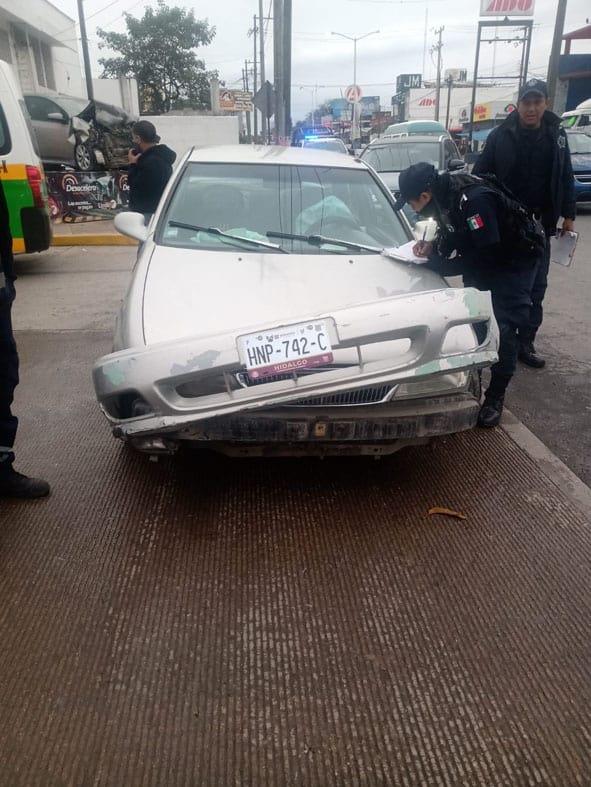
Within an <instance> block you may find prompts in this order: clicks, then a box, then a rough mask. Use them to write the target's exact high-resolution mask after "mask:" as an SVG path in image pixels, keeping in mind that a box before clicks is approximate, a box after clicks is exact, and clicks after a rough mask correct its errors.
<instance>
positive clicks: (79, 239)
mask: <svg viewBox="0 0 591 787" xmlns="http://www.w3.org/2000/svg"><path fill="white" fill-rule="evenodd" d="M51 245H52V246H137V245H138V242H137V241H136V240H133V238H128V237H127V236H126V235H119V233H116V232H112V233H107V232H103V233H100V234H96V235H90V234H89V235H54V236H53V240H52V241H51Z"/></svg>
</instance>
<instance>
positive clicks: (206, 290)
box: [143, 246, 447, 344]
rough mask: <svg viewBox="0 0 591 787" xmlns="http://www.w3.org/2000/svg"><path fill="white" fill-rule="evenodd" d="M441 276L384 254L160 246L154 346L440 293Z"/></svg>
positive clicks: (149, 339)
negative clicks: (413, 294) (386, 300)
mask: <svg viewBox="0 0 591 787" xmlns="http://www.w3.org/2000/svg"><path fill="white" fill-rule="evenodd" d="M446 286H447V285H446V284H445V282H444V281H443V279H442V278H441V277H440V276H438V275H437V274H435V273H433V272H431V271H429V270H427V269H425V268H424V267H419V266H416V265H411V264H405V263H400V262H396V261H395V260H392V259H389V258H387V257H382V256H380V255H373V254H372V255H369V254H368V255H349V254H344V255H338V256H337V255H335V254H332V255H330V254H327V255H325V254H311V255H303V254H289V255H288V254H271V253H266V252H264V253H259V252H254V253H253V252H236V253H234V252H213V251H204V250H191V249H176V248H171V247H168V246H154V247H153V253H152V257H151V260H150V264H149V267H148V272H147V276H146V282H145V289H144V298H143V322H144V336H145V341H146V343H147V344H154V343H157V342H166V341H174V340H175V339H180V338H183V337H188V336H196V335H209V334H216V333H220V332H223V331H227V330H228V329H232V328H236V329H238V330H242V329H249V328H253V329H256V328H257V327H259V326H270V325H283V324H285V323H289V322H290V321H293V320H298V319H300V318H306V317H308V316H312V315H316V314H324V313H330V311H331V310H334V309H341V308H344V307H347V306H350V305H353V304H358V303H364V302H371V301H376V300H380V299H383V298H389V297H393V296H395V295H404V294H407V293H411V292H424V291H425V290H439V289H443V288H444V287H446Z"/></svg>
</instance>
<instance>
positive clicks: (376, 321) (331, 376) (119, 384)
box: [93, 288, 498, 438]
mask: <svg viewBox="0 0 591 787" xmlns="http://www.w3.org/2000/svg"><path fill="white" fill-rule="evenodd" d="M320 318H322V319H324V320H326V321H327V323H328V324H329V325H330V326H331V327H330V332H331V343H332V348H333V351H335V353H336V352H338V351H339V350H344V349H348V350H352V349H353V350H354V351H355V353H354V354H355V356H356V358H357V362H356V363H355V362H353V363H352V364H350V365H347V366H345V367H344V368H336V369H330V370H322V369H321V370H319V371H318V372H315V373H314V374H307V375H305V376H304V375H302V376H296V375H294V377H293V378H288V379H283V380H277V381H273V382H268V383H263V384H258V385H256V386H252V387H245V388H238V389H236V388H235V387H233V385H235V375H236V374H237V373H239V372H241V371H244V367H243V366H242V364H241V362H240V358H239V355H238V350H237V345H236V337H237V336H238V335H240V334H243V333H245V332H246V331H250V330H253V331H256V330H261V331H264V330H267V329H269V330H270V329H272V328H276V327H278V326H277V325H259V326H257V325H255V326H251V327H247V328H246V330H244V329H243V328H240V330H232V331H228V332H226V333H223V334H218V335H215V336H206V337H196V338H192V339H185V340H181V341H176V342H172V343H165V344H159V345H152V346H150V347H142V348H134V349H131V350H125V351H122V352H118V353H113V354H112V355H108V356H105V357H103V358H101V359H100V360H99V361H97V363H96V364H95V366H94V369H93V381H94V386H95V390H96V394H97V398H98V400H99V402H100V404H101V406H102V407H103V410H104V411H105V414H106V415H107V417H108V418H109V420H110V421H111V423H112V425H113V427H114V428H115V430H116V434H117V435H118V436H120V437H123V438H134V437H140V436H146V435H154V434H164V433H170V432H179V431H182V430H183V429H185V428H186V427H190V426H191V425H192V424H195V423H197V422H200V421H204V420H207V419H211V418H217V417H219V416H230V415H233V414H236V413H245V412H249V413H251V412H252V411H258V410H263V409H265V408H267V409H268V408H269V407H276V406H278V405H283V404H288V403H290V402H291V403H293V402H297V400H298V399H302V398H305V397H311V396H319V395H327V394H334V393H339V392H344V391H350V390H354V389H357V388H362V387H366V386H371V385H380V384H383V383H388V384H392V385H396V384H399V383H410V382H412V383H418V382H422V381H426V380H428V379H430V378H432V377H435V376H437V375H442V374H446V373H447V374H449V372H459V371H464V370H470V369H475V368H481V367H484V366H489V365H491V364H492V363H495V361H496V360H497V349H498V329H497V325H496V322H495V320H494V317H493V311H492V304H491V299H490V293H488V292H480V291H478V290H475V289H471V288H468V289H444V290H437V291H433V292H426V293H420V294H417V295H405V296H397V297H393V298H389V299H384V300H380V301H377V302H373V303H369V304H360V305H357V306H351V307H349V308H346V309H342V310H337V311H332V312H331V313H330V314H323V315H318V314H316V315H303V317H302V318H301V319H299V320H295V319H294V320H290V324H291V323H297V322H305V321H307V320H311V319H320ZM475 323H481V324H485V325H486V327H487V330H486V338H485V339H484V341H483V342H482V344H481V345H480V346H478V347H474V348H473V349H470V350H467V351H463V352H456V353H445V352H444V351H443V345H444V342H445V339H446V337H447V335H448V332H449V331H450V330H451V329H452V328H454V327H456V326H460V325H473V324H475ZM400 339H406V340H407V343H406V344H407V349H406V351H405V352H404V353H403V354H398V355H396V356H391V357H384V358H381V359H380V360H367V359H368V355H369V354H370V351H371V348H372V345H376V344H379V343H383V342H388V341H393V340H400ZM373 355H374V357H375V351H374V353H373ZM188 382H190V383H191V384H192V389H193V390H197V391H199V389H200V385H202V387H203V395H197V396H192V397H190V398H188V397H186V396H182V395H181V394H180V393H179V387H180V386H182V385H184V384H185V383H188ZM216 386H217V387H216ZM212 389H213V392H211V391H212ZM136 395H137V396H138V397H140V398H141V400H143V402H144V403H145V405H146V407H148V408H149V409H150V410H151V412H150V413H149V414H147V415H143V416H141V417H135V418H121V417H118V415H117V402H118V401H119V400H120V399H121V398H122V397H125V396H128V397H129V396H136ZM449 431H454V430H449Z"/></svg>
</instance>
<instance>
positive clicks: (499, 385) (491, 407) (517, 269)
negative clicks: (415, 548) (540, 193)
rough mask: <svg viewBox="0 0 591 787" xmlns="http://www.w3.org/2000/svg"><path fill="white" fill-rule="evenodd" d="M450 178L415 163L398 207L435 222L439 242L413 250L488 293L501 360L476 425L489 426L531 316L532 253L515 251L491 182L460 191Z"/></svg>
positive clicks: (406, 175) (496, 417)
mask: <svg viewBox="0 0 591 787" xmlns="http://www.w3.org/2000/svg"><path fill="white" fill-rule="evenodd" d="M453 179H454V176H453V175H449V174H444V175H439V174H438V173H437V170H436V169H435V167H433V166H432V165H430V164H426V163H421V164H414V165H413V166H411V167H409V168H408V169H406V170H405V171H404V172H402V173H401V174H400V180H399V189H400V198H399V199H398V201H397V203H396V208H397V209H398V210H400V209H402V207H403V206H404V204H405V203H406V202H408V203H409V204H410V206H411V208H412V209H413V210H414V211H415V212H416V213H420V214H421V215H422V216H431V217H433V218H435V219H436V220H437V222H438V224H439V231H438V238H437V241H436V242H435V243H424V242H419V243H418V244H417V245H416V246H415V254H417V255H418V256H424V257H428V258H429V265H430V267H431V268H433V269H434V270H437V271H438V272H439V273H441V274H442V275H444V276H445V275H448V276H449V275H456V274H458V273H462V274H463V277H464V285H465V286H466V287H476V289H479V290H489V291H490V293H491V296H492V303H493V310H494V313H495V317H496V320H497V323H498V326H499V335H500V342H499V360H498V362H497V363H496V364H494V366H493V367H492V368H491V380H490V385H489V387H488V389H487V391H486V394H485V397H484V403H483V405H482V407H481V409H480V414H479V416H478V425H479V426H483V427H492V426H496V425H497V424H498V423H499V421H500V420H501V414H502V412H503V403H504V398H505V391H506V390H507V386H508V385H509V382H510V380H511V377H512V376H513V374H514V373H515V367H516V364H517V353H518V331H519V330H520V329H521V328H522V327H523V326H525V325H527V323H528V320H529V312H530V306H531V294H530V293H531V287H532V283H533V279H534V276H535V271H536V258H535V256H528V255H526V254H525V253H523V252H520V251H516V247H517V244H516V243H515V238H514V237H513V236H512V235H511V230H510V226H511V225H510V223H509V222H508V221H505V220H504V216H503V210H502V206H501V205H500V203H499V199H498V196H497V195H496V194H495V192H494V191H493V190H492V189H491V188H490V187H489V186H487V185H486V184H484V183H482V184H474V185H471V186H469V187H467V188H465V189H461V190H460V189H456V188H454V186H453ZM454 252H455V255H454ZM452 255H454V256H453V257H452ZM450 257H452V258H451V259H450ZM476 333H477V334H478V333H479V331H478V326H477V327H476ZM482 338H483V337H482V336H479V340H482Z"/></svg>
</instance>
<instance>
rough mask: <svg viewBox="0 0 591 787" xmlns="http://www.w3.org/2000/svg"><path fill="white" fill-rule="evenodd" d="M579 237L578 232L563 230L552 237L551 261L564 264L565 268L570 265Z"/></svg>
mask: <svg viewBox="0 0 591 787" xmlns="http://www.w3.org/2000/svg"><path fill="white" fill-rule="evenodd" d="M578 239H579V233H578V232H561V233H560V234H559V235H555V236H553V237H552V238H550V262H555V263H556V264H557V265H563V266H564V267H565V268H568V267H570V265H572V261H573V257H574V256H575V249H576V248H577V241H578Z"/></svg>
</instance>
